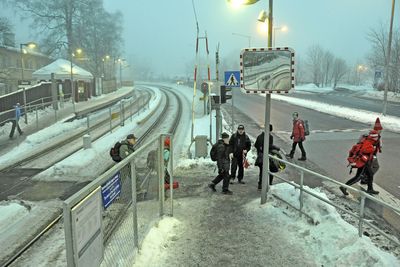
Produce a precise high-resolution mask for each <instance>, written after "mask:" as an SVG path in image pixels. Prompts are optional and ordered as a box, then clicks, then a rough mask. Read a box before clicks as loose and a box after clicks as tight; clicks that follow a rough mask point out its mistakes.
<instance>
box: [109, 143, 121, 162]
mask: <svg viewBox="0 0 400 267" xmlns="http://www.w3.org/2000/svg"><path fill="white" fill-rule="evenodd" d="M120 147H121V142H119V141H118V142H116V143H115V145H114V147H112V148H111V149H110V156H111V158H112V159H113V160H114V161H115V162H120V161H121V160H122V158H121V157H120V155H119V149H120Z"/></svg>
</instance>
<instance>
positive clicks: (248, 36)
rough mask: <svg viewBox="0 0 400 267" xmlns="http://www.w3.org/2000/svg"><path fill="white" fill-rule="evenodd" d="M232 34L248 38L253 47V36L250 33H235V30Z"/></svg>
mask: <svg viewBox="0 0 400 267" xmlns="http://www.w3.org/2000/svg"><path fill="white" fill-rule="evenodd" d="M232 35H236V36H241V37H245V38H247V40H248V42H249V47H251V36H250V35H246V34H240V33H235V32H233V33H232Z"/></svg>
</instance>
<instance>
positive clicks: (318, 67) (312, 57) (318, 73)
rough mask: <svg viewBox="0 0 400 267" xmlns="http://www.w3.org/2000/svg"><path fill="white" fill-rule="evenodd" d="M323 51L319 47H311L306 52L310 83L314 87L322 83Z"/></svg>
mask: <svg viewBox="0 0 400 267" xmlns="http://www.w3.org/2000/svg"><path fill="white" fill-rule="evenodd" d="M323 56H324V51H323V49H322V48H321V46H319V45H313V46H311V47H310V48H309V49H308V51H307V65H308V68H309V70H310V71H311V78H312V82H313V83H314V84H315V85H316V86H318V87H319V86H320V85H321V84H322V83H323V77H324V76H323V72H322V64H323Z"/></svg>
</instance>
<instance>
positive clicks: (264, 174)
mask: <svg viewBox="0 0 400 267" xmlns="http://www.w3.org/2000/svg"><path fill="white" fill-rule="evenodd" d="M238 1H240V3H241V4H244V5H251V4H254V3H256V2H258V1H259V0H228V2H231V3H232V4H235V3H236V4H237V3H238ZM272 10H273V0H269V8H268V15H267V13H266V12H265V11H262V12H261V13H260V16H259V17H258V20H259V21H261V22H266V20H267V19H268V47H272V25H273V12H272ZM270 113H271V94H268V93H267V94H266V97H265V121H264V147H263V151H268V147H269V124H270ZM268 170H269V160H268V153H263V171H262V189H261V204H265V203H266V202H267V192H268V190H269V183H268V180H269V177H268V176H269V175H268V174H269V173H268Z"/></svg>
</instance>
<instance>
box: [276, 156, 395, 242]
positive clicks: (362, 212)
mask: <svg viewBox="0 0 400 267" xmlns="http://www.w3.org/2000/svg"><path fill="white" fill-rule="evenodd" d="M268 157H269V158H272V159H274V160H278V161H280V162H283V163H285V164H286V166H292V167H294V168H295V169H296V170H298V171H299V173H300V185H298V184H296V183H294V182H291V181H289V180H287V179H285V178H284V177H282V176H280V175H278V174H277V173H273V172H270V171H269V170H268V173H269V174H271V175H273V176H274V178H275V177H276V178H278V179H280V180H282V181H284V182H285V183H288V184H290V185H292V186H294V187H295V188H297V189H300V195H299V208H297V207H295V206H293V205H291V204H289V203H286V204H288V205H290V206H291V207H293V208H294V209H296V210H298V211H299V212H300V214H304V215H306V216H308V215H307V214H306V213H304V211H303V206H304V194H303V193H307V194H309V195H311V196H313V197H315V198H317V199H319V200H320V201H323V202H325V203H327V204H329V205H331V206H333V207H335V208H337V209H339V210H341V211H343V212H345V213H347V214H349V215H350V216H352V217H354V218H356V219H358V235H359V237H362V234H363V224H364V223H365V224H367V225H368V226H370V227H371V228H373V229H374V230H376V231H377V232H379V233H380V234H382V235H383V236H385V237H386V238H387V239H389V240H391V241H392V242H394V243H396V244H398V245H400V241H399V240H397V239H394V238H392V237H391V236H390V235H388V234H387V233H386V232H384V231H383V230H381V229H379V228H378V227H377V226H375V225H374V224H372V223H371V222H369V221H368V220H366V218H365V203H366V199H369V200H371V201H373V202H375V203H376V204H378V205H380V206H382V207H384V208H387V209H390V210H391V211H393V212H394V213H397V215H398V216H399V217H400V209H399V208H396V207H393V206H392V205H390V204H388V203H385V202H384V201H382V200H380V199H377V198H375V197H373V196H371V195H370V194H368V193H366V192H364V191H362V190H359V189H356V188H353V187H351V186H348V185H346V184H343V183H341V182H338V181H336V180H334V179H332V178H329V177H327V176H325V175H322V174H319V173H317V172H314V171H311V170H308V169H306V168H304V167H301V166H298V165H296V164H293V163H291V162H288V161H286V160H283V159H280V158H278V157H275V156H272V155H270V154H269V155H268ZM304 173H309V174H311V175H313V176H315V177H317V178H319V179H322V180H324V181H329V182H332V183H334V184H336V185H338V186H343V187H345V188H346V189H348V190H351V191H355V192H357V193H358V194H359V195H360V198H361V200H360V207H359V212H358V213H353V212H351V211H349V210H347V209H345V208H343V207H341V206H339V205H337V204H335V203H333V202H331V201H329V200H327V199H324V198H322V197H320V196H318V195H317V194H315V193H313V192H311V191H310V190H307V189H305V188H304ZM308 217H310V216H308Z"/></svg>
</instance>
